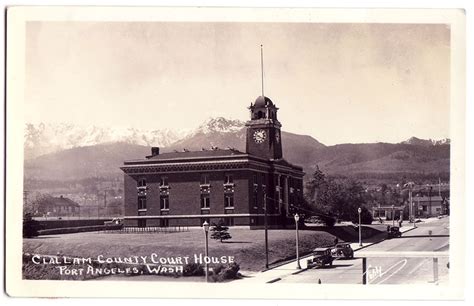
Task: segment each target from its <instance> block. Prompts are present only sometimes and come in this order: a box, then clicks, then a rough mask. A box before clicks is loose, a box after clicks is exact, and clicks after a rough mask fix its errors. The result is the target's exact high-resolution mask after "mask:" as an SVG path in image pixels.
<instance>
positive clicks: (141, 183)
mask: <svg viewBox="0 0 474 306" xmlns="http://www.w3.org/2000/svg"><path fill="white" fill-rule="evenodd" d="M137 186H138V187H146V180H145V179H144V178H141V179H139V180H138V183H137Z"/></svg>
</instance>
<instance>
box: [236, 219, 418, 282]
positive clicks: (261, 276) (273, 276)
mask: <svg viewBox="0 0 474 306" xmlns="http://www.w3.org/2000/svg"><path fill="white" fill-rule="evenodd" d="M390 225H391V224H390ZM413 229H415V228H414V227H413V224H410V223H405V224H404V226H403V227H401V228H400V231H401V232H402V233H405V232H408V231H411V230H413ZM384 240H385V239H382V240H380V241H377V242H370V243H362V246H359V243H358V242H355V243H351V247H352V249H353V250H354V252H356V251H358V250H360V249H364V248H366V247H369V246H371V245H374V244H376V243H379V242H382V241H384ZM311 256H312V255H306V256H303V257H300V266H301V269H297V268H296V266H297V264H296V260H294V261H291V262H289V263H286V264H283V265H281V266H278V267H275V268H271V269H269V270H266V271H262V272H255V273H245V272H244V275H246V277H244V278H242V279H239V280H237V282H247V283H260V284H262V283H273V282H277V281H279V280H281V279H282V278H284V277H285V276H288V275H291V274H298V273H301V272H303V271H305V270H306V269H307V268H308V265H307V259H308V257H311Z"/></svg>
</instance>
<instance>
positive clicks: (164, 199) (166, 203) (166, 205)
mask: <svg viewBox="0 0 474 306" xmlns="http://www.w3.org/2000/svg"><path fill="white" fill-rule="evenodd" d="M160 209H161V210H165V209H170V198H169V197H168V196H161V197H160Z"/></svg>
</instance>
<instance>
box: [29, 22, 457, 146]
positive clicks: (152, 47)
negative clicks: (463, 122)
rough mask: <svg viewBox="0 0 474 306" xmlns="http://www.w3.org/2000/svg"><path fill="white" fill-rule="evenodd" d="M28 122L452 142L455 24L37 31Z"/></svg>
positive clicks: (121, 25) (115, 26)
mask: <svg viewBox="0 0 474 306" xmlns="http://www.w3.org/2000/svg"><path fill="white" fill-rule="evenodd" d="M26 34H27V35H26V49H27V52H26V82H25V85H26V87H25V103H26V106H27V107H26V118H25V121H26V122H46V123H49V122H51V123H55V122H72V123H75V124H80V125H101V126H120V127H123V126H130V127H135V128H141V129H162V128H170V129H192V128H195V127H197V126H198V125H199V124H200V123H201V122H202V121H204V120H205V119H207V118H209V117H213V116H224V117H227V118H233V119H240V120H247V119H248V118H249V113H248V110H247V107H248V106H249V104H250V102H252V101H254V100H255V98H256V97H257V96H258V95H260V93H261V79H260V78H261V75H260V44H263V45H264V58H265V62H264V66H265V95H266V96H268V97H270V98H271V99H272V100H273V101H274V102H275V103H276V104H277V106H278V107H279V108H280V111H279V120H280V121H281V123H282V125H283V130H285V131H289V132H294V133H299V134H307V135H311V136H313V137H314V138H316V139H317V140H319V141H321V142H323V143H324V144H328V145H331V144H337V143H347V142H351V143H360V142H375V141H385V142H399V141H402V140H405V139H407V138H409V137H411V136H417V137H421V138H434V139H439V138H445V137H449V104H450V101H449V94H450V93H449V82H450V76H449V69H450V66H449V58H450V48H449V45H450V31H449V28H448V27H447V26H445V25H402V24H307V23H306V24H301V23H292V24H290V23H159V22H149V23H139V22H130V23H125V22H100V23H95V22H94V23H92V22H29V23H28V25H27V33H26Z"/></svg>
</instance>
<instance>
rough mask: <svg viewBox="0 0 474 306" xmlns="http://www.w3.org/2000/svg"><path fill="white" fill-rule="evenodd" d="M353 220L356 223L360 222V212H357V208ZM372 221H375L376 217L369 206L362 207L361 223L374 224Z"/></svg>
mask: <svg viewBox="0 0 474 306" xmlns="http://www.w3.org/2000/svg"><path fill="white" fill-rule="evenodd" d="M351 221H352V223H354V224H358V223H359V213H358V212H357V210H356V211H355V212H353V213H352V216H351ZM372 221H374V219H373V217H372V214H371V213H370V211H369V210H368V209H367V207H365V206H362V207H361V212H360V223H361V224H372Z"/></svg>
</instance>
